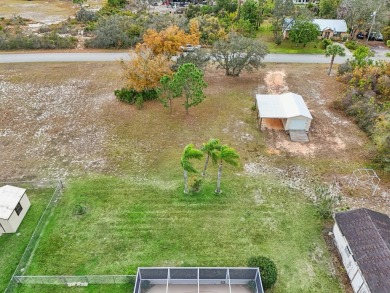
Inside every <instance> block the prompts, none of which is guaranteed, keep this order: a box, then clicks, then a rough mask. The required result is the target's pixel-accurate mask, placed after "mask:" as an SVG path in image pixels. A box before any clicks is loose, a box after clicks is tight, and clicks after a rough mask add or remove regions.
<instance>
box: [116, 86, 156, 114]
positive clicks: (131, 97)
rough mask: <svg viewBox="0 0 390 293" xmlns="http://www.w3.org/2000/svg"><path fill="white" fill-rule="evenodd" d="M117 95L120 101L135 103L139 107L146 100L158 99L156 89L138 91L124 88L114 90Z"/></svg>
mask: <svg viewBox="0 0 390 293" xmlns="http://www.w3.org/2000/svg"><path fill="white" fill-rule="evenodd" d="M114 94H115V96H116V97H117V99H118V100H119V101H122V102H125V103H129V104H131V105H132V104H135V105H136V106H137V108H138V109H141V108H142V106H143V103H144V102H145V101H150V100H155V99H157V92H156V90H148V91H142V92H137V91H135V90H133V89H126V88H122V89H120V90H116V91H114Z"/></svg>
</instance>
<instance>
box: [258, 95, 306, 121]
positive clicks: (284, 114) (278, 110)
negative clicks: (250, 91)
mask: <svg viewBox="0 0 390 293" xmlns="http://www.w3.org/2000/svg"><path fill="white" fill-rule="evenodd" d="M256 102H257V108H258V109H259V115H260V117H261V118H279V119H280V118H291V117H298V116H303V117H306V118H309V119H313V117H312V116H311V114H310V112H309V109H308V108H307V106H306V104H305V102H304V101H303V98H302V96H300V95H297V94H294V93H284V94H281V95H256Z"/></svg>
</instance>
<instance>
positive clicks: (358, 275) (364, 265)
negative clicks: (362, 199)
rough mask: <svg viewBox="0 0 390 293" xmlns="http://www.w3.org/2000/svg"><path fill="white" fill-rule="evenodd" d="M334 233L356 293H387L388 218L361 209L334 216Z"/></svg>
mask: <svg viewBox="0 0 390 293" xmlns="http://www.w3.org/2000/svg"><path fill="white" fill-rule="evenodd" d="M333 234H334V240H335V243H336V246H337V248H338V250H339V252H340V255H341V258H342V262H343V264H344V267H345V270H346V272H347V274H348V277H349V279H350V280H351V285H352V288H353V290H354V292H355V293H390V218H389V217H388V216H387V215H385V214H382V213H378V212H375V211H372V210H369V209H365V208H361V209H356V210H351V211H347V212H342V213H336V214H335V224H334V227H333Z"/></svg>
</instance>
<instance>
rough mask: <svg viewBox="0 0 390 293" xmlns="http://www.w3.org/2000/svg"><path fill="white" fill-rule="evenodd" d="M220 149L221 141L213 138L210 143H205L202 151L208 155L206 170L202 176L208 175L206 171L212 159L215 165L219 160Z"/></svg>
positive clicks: (205, 164)
mask: <svg viewBox="0 0 390 293" xmlns="http://www.w3.org/2000/svg"><path fill="white" fill-rule="evenodd" d="M219 148H220V144H219V139H215V138H212V139H210V140H209V141H208V142H206V143H204V144H203V145H202V147H201V148H200V150H201V151H202V152H203V153H205V154H207V157H206V162H205V163H204V168H203V172H202V175H203V176H205V175H206V169H207V165H208V164H209V160H210V158H211V161H212V162H213V163H214V164H215V163H217V160H218V149H219Z"/></svg>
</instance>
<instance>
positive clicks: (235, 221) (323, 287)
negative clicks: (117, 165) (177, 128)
mask: <svg viewBox="0 0 390 293" xmlns="http://www.w3.org/2000/svg"><path fill="white" fill-rule="evenodd" d="M210 171H211V172H214V171H215V170H214V169H211V170H210ZM225 171H226V172H225V174H224V178H223V179H224V181H223V193H222V195H219V196H216V195H215V194H214V192H213V191H214V188H215V184H214V178H213V177H214V176H209V177H207V178H206V179H205V183H204V187H203V190H202V192H200V193H199V194H196V195H183V193H182V188H183V185H182V181H181V180H180V175H181V174H179V173H177V172H174V173H173V174H172V175H173V176H172V177H173V178H174V180H170V181H157V180H153V179H149V180H134V179H132V178H118V177H107V176H96V177H94V178H84V179H79V180H74V181H72V182H71V183H70V184H69V186H68V188H67V189H66V191H65V193H64V196H63V198H62V200H61V202H60V203H59V206H58V208H57V210H56V213H55V215H54V217H53V218H52V220H51V221H50V224H49V225H48V227H47V228H46V231H45V234H44V237H43V239H42V240H41V243H40V245H39V248H38V249H37V251H36V253H35V256H34V259H33V262H32V264H31V265H30V267H29V268H28V271H27V275H84V274H92V275H93V274H135V273H136V269H137V267H139V266H245V265H246V261H247V259H248V258H249V257H250V256H253V255H266V256H269V257H271V258H272V259H273V260H274V261H275V262H276V264H277V266H278V270H279V279H278V282H277V285H276V287H275V288H274V290H273V292H341V291H340V288H339V285H338V281H337V280H336V279H335V278H334V277H332V276H331V275H330V270H329V268H330V262H329V261H330V260H329V256H328V252H327V250H326V247H325V243H324V241H323V239H322V237H321V228H322V225H321V222H320V221H319V219H318V217H317V216H316V214H315V210H314V208H313V206H312V205H311V204H310V203H309V202H308V201H307V200H306V199H305V198H303V197H302V196H301V195H300V194H297V193H295V192H292V191H291V190H289V189H287V188H286V187H283V186H281V185H279V184H278V182H275V181H273V180H272V178H265V177H257V178H253V177H249V176H245V174H242V173H240V174H236V173H235V172H233V170H232V169H231V168H229V169H226V170H225ZM211 174H212V173H211ZM77 204H81V205H84V206H86V208H87V212H86V214H85V215H82V216H76V215H73V209H74V206H75V205H77ZM48 256H50V257H48ZM302 276H305V277H304V278H302ZM22 288H23V290H21V291H20V292H36V291H35V289H34V287H29V286H23V287H22ZM49 288H50V287H48V289H47V290H50V289H49ZM68 290H69V289H68ZM77 290H87V289H80V288H79V289H77ZM89 290H90V289H89ZM41 292H50V291H41ZM72 292H73V291H72ZM75 292H79V291H75ZM80 292H81V291H80ZM82 292H88V291H82ZM118 292H119V291H118Z"/></svg>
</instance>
